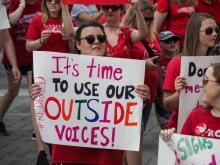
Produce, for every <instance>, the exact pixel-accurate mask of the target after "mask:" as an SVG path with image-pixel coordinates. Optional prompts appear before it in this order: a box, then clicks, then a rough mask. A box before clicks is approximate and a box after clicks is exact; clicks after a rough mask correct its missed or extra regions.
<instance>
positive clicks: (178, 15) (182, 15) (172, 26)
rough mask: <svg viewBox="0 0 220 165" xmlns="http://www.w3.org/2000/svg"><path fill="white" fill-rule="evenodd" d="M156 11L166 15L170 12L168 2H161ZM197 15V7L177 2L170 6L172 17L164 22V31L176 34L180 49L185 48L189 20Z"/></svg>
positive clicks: (165, 0) (163, 0) (166, 0)
mask: <svg viewBox="0 0 220 165" xmlns="http://www.w3.org/2000/svg"><path fill="white" fill-rule="evenodd" d="M156 10H157V11H158V12H160V13H165V12H167V11H168V0H160V1H159V2H158V5H157V7H156ZM194 13H195V7H194V6H189V5H184V6H181V5H178V4H177V3H175V2H171V4H170V17H169V18H168V19H167V20H166V21H165V22H164V26H163V28H162V31H163V30H166V28H167V21H168V28H169V30H170V31H172V32H173V33H174V34H176V35H178V36H179V37H180V38H181V40H180V47H182V46H183V41H184V36H185V32H186V27H187V23H188V21H189V18H190V17H191V16H192V15H193V14H194Z"/></svg>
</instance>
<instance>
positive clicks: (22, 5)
mask: <svg viewBox="0 0 220 165" xmlns="http://www.w3.org/2000/svg"><path fill="white" fill-rule="evenodd" d="M25 6H26V5H25V3H20V4H19V6H18V7H21V8H23V9H24V8H25Z"/></svg>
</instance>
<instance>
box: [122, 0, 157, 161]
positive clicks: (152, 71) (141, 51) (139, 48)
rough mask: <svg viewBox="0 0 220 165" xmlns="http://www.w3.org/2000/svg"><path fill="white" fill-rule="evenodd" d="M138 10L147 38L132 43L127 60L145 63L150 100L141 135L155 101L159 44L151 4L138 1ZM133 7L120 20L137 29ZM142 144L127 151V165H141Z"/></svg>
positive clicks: (145, 106) (143, 117)
mask: <svg viewBox="0 0 220 165" xmlns="http://www.w3.org/2000/svg"><path fill="white" fill-rule="evenodd" d="M140 9H141V12H142V14H143V16H144V21H145V23H146V26H147V31H146V32H147V36H146V37H145V39H144V41H143V39H142V41H139V42H136V43H133V44H132V45H131V49H130V52H129V58H132V59H141V60H145V62H146V71H145V84H147V85H148V86H149V88H150V100H149V101H148V102H147V103H146V104H145V105H144V109H143V113H142V133H141V134H142V135H143V132H144V130H145V128H146V125H147V122H148V120H149V116H150V112H151V107H152V104H153V102H154V101H155V98H156V94H157V84H158V78H159V72H158V68H157V65H155V64H154V63H153V61H154V60H156V59H157V58H158V57H159V56H160V44H159V37H158V34H157V33H155V32H154V31H153V19H154V8H153V6H152V4H151V3H150V2H148V1H145V0H141V1H140ZM135 10H136V8H135V6H134V4H130V5H129V7H128V10H127V12H126V13H125V16H124V18H123V20H122V25H123V26H125V27H129V28H132V29H138V27H137V19H136V15H135ZM144 42H145V44H148V46H149V48H150V49H151V51H152V52H153V53H154V54H153V55H152V54H151V53H150V52H148V50H147V48H146V47H145V44H144ZM142 148H143V147H142V143H141V147H140V151H139V152H134V151H127V163H128V165H130V164H131V165H132V164H141V163H142Z"/></svg>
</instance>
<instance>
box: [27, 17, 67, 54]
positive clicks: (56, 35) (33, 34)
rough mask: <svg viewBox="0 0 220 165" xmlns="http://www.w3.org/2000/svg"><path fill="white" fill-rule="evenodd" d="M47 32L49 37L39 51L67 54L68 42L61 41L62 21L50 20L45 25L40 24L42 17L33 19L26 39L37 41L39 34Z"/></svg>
mask: <svg viewBox="0 0 220 165" xmlns="http://www.w3.org/2000/svg"><path fill="white" fill-rule="evenodd" d="M44 30H49V31H50V32H51V35H50V37H49V38H48V39H47V41H46V42H44V43H43V45H42V46H41V48H40V49H39V50H43V51H52V52H63V53H67V52H69V47H68V42H67V41H64V40H63V36H62V21H61V20H60V19H58V18H50V19H49V20H48V21H47V22H46V23H44V22H42V16H41V15H40V16H37V17H35V18H34V19H33V20H32V22H31V24H30V26H29V28H28V32H27V35H26V37H27V39H30V40H37V39H39V38H40V37H41V32H42V31H44Z"/></svg>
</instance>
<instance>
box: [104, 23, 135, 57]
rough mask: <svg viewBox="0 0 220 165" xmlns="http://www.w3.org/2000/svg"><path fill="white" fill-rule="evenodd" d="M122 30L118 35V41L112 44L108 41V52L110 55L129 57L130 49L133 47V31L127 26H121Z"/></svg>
mask: <svg viewBox="0 0 220 165" xmlns="http://www.w3.org/2000/svg"><path fill="white" fill-rule="evenodd" d="M120 30H121V32H120V34H119V36H118V43H117V44H116V45H115V46H111V45H110V44H109V43H108V42H107V43H106V53H107V55H108V56H109V57H117V58H129V51H130V49H131V45H132V44H131V32H132V31H133V30H132V29H130V28H127V27H121V29H120Z"/></svg>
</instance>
